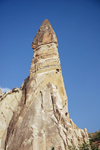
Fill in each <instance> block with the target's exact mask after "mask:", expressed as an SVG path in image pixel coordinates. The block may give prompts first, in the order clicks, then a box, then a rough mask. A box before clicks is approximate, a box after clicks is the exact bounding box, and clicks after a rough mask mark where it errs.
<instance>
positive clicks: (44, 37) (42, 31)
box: [31, 19, 58, 49]
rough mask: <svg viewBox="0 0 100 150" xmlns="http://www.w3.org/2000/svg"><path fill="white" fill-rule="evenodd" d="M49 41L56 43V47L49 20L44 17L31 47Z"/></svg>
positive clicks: (34, 47)
mask: <svg viewBox="0 0 100 150" xmlns="http://www.w3.org/2000/svg"><path fill="white" fill-rule="evenodd" d="M49 43H56V45H57V47H58V43H57V37H56V34H55V32H54V30H53V28H52V26H51V24H50V22H49V21H48V20H47V19H45V20H44V21H43V23H42V25H41V26H40V28H39V30H38V32H37V34H36V36H35V38H34V40H33V42H32V45H31V48H33V49H36V48H37V47H38V46H40V45H44V44H49Z"/></svg>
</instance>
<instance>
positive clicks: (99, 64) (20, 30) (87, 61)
mask: <svg viewBox="0 0 100 150" xmlns="http://www.w3.org/2000/svg"><path fill="white" fill-rule="evenodd" d="M44 19H48V20H49V21H50V23H51V25H52V27H53V29H54V31H55V33H56V35H57V39H58V45H59V46H58V52H59V57H60V61H61V68H62V74H63V79H64V84H65V88H66V92H67V96H68V109H69V116H70V118H72V120H73V121H74V123H75V124H76V125H77V126H78V127H79V128H82V129H84V128H87V130H88V132H89V133H91V132H95V131H98V130H99V129H100V0H57V1H56V0H55V1H54V0H50V1H48V0H0V88H1V89H2V91H3V92H5V91H8V90H10V89H13V88H14V87H19V88H20V86H21V84H22V83H23V81H24V79H25V78H26V77H27V76H28V75H29V71H30V66H31V61H32V57H33V50H32V49H31V44H32V41H33V39H34V37H35V35H36V33H37V31H38V29H39V27H40V25H41V24H42V22H43V20H44Z"/></svg>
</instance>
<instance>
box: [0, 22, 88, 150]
mask: <svg viewBox="0 0 100 150" xmlns="http://www.w3.org/2000/svg"><path fill="white" fill-rule="evenodd" d="M57 47H58V43H57V38H56V35H55V32H54V30H53V29H52V27H51V24H50V22H49V21H48V20H45V21H44V22H43V23H42V25H41V26H40V28H39V31H38V32H37V35H36V36H35V38H34V41H33V43H32V48H33V49H34V56H33V60H32V63H31V68H30V74H29V77H27V78H26V79H25V80H24V83H23V84H22V85H21V88H20V89H18V88H14V89H13V90H11V91H9V92H7V93H4V94H2V95H1V97H0V150H51V149H52V148H53V147H54V148H55V150H68V149H69V146H74V147H76V148H77V149H78V146H79V145H80V144H82V143H83V142H84V141H85V142H88V133H87V130H86V129H84V130H82V129H79V128H78V127H77V126H76V125H75V124H74V123H73V121H72V119H70V118H69V113H68V100H67V95H66V91H65V87H64V83H63V77H62V72H61V66H60V59H59V54H58V49H57Z"/></svg>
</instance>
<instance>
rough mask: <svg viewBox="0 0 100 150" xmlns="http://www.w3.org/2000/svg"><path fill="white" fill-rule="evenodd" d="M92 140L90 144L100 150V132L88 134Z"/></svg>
mask: <svg viewBox="0 0 100 150" xmlns="http://www.w3.org/2000/svg"><path fill="white" fill-rule="evenodd" d="M88 134H89V138H90V143H91V145H92V146H94V147H97V148H98V149H100V130H99V131H98V132H94V133H88Z"/></svg>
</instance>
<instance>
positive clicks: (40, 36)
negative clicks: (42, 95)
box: [30, 19, 68, 115]
mask: <svg viewBox="0 0 100 150" xmlns="http://www.w3.org/2000/svg"><path fill="white" fill-rule="evenodd" d="M31 47H32V48H33V49H34V56H33V60H32V63H31V69H30V79H31V78H32V77H34V78H36V79H37V78H38V79H37V80H38V81H43V83H42V85H41V87H42V88H43V87H44V86H45V85H46V84H47V83H48V82H51V83H52V84H54V85H55V86H56V87H57V88H58V90H59V93H60V96H61V99H62V103H63V107H64V109H65V110H64V111H65V113H66V114H67V115H68V102H67V95H66V91H65V87H64V83H63V78H62V72H61V66H60V59H59V54H58V49H57V47H58V43H57V37H56V34H55V32H54V30H53V28H52V26H51V24H50V22H49V21H48V20H47V19H46V20H44V21H43V23H42V25H41V26H40V28H39V30H38V32H37V34H36V36H35V38H34V40H33V42H32V46H31Z"/></svg>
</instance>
